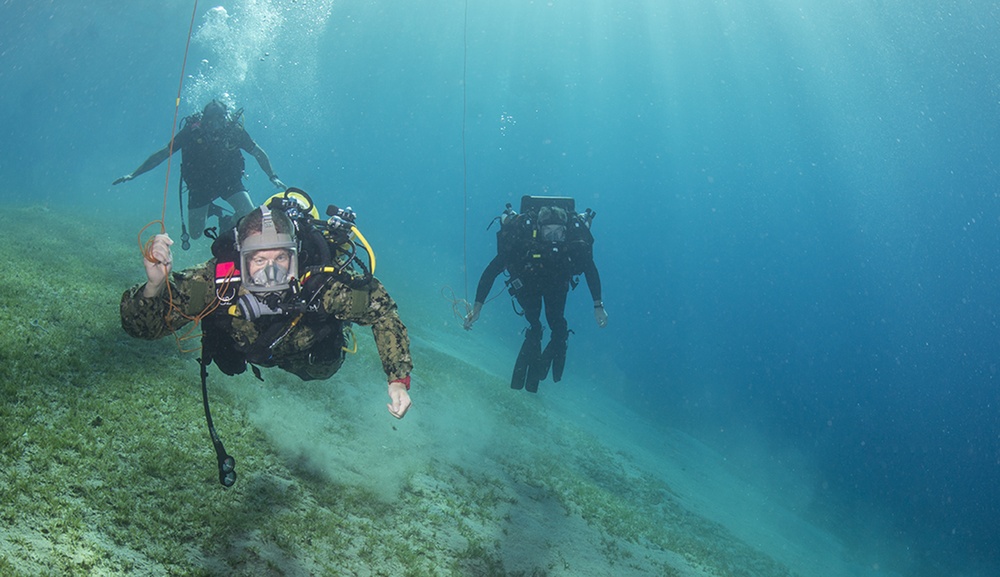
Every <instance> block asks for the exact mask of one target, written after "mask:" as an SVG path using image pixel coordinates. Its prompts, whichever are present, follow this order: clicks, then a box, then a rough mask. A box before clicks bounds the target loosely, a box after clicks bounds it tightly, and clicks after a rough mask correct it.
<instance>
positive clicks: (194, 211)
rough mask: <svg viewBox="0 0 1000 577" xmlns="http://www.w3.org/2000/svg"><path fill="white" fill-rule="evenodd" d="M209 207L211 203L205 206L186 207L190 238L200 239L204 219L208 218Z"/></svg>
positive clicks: (203, 228)
mask: <svg viewBox="0 0 1000 577" xmlns="http://www.w3.org/2000/svg"><path fill="white" fill-rule="evenodd" d="M209 206H211V203H209V204H206V205H205V206H189V207H188V229H189V234H190V235H191V238H193V239H194V238H201V234H202V232H204V230H205V219H206V218H208V207H209Z"/></svg>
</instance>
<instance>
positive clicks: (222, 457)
mask: <svg viewBox="0 0 1000 577" xmlns="http://www.w3.org/2000/svg"><path fill="white" fill-rule="evenodd" d="M209 362H211V361H209ZM198 363H199V364H200V365H201V399H202V403H203V404H204V405H205V421H206V422H207V423H208V434H209V435H211V437H212V445H213V446H214V447H215V458H216V460H217V461H218V462H219V483H222V486H223V487H232V486H233V485H234V484H235V483H236V459H234V458H233V457H232V456H231V455H230V454H229V453H227V452H226V447H224V446H223V445H222V439H220V438H219V434H218V433H216V432H215V425H214V424H212V411H210V410H209V408H208V363H206V362H203V361H202V360H201V359H198Z"/></svg>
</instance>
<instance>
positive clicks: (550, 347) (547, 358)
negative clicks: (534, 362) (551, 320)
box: [541, 332, 569, 383]
mask: <svg viewBox="0 0 1000 577" xmlns="http://www.w3.org/2000/svg"><path fill="white" fill-rule="evenodd" d="M568 338H569V332H565V333H562V334H556V333H552V338H551V339H549V344H547V345H545V350H544V351H543V352H542V361H541V362H542V364H543V365H544V371H545V372H544V373H543V374H542V378H543V379H544V378H545V377H547V376H548V374H549V365H551V366H552V381H553V382H555V383H558V382H559V381H560V380H562V375H563V369H565V368H566V348H567V345H566V340H567V339H568Z"/></svg>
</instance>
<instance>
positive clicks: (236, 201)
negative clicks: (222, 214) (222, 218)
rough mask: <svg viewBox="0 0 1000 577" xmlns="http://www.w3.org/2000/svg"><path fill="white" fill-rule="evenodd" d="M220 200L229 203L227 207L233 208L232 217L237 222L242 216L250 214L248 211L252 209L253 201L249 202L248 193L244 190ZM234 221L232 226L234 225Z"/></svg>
mask: <svg viewBox="0 0 1000 577" xmlns="http://www.w3.org/2000/svg"><path fill="white" fill-rule="evenodd" d="M222 200H224V201H226V202H227V203H229V206H231V207H233V216H234V218H235V220H239V219H240V218H241V217H243V216H244V215H247V214H250V211H252V210H253V209H254V205H253V201H251V200H250V193H249V192H247V191H245V190H240V191H238V192H234V193H233V194H231V195H229V196H227V197H226V198H224V199H222ZM235 220H234V222H233V224H235Z"/></svg>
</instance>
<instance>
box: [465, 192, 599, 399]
mask: <svg viewBox="0 0 1000 577" xmlns="http://www.w3.org/2000/svg"><path fill="white" fill-rule="evenodd" d="M574 205H575V202H574V200H573V199H572V198H568V197H553V196H524V197H522V198H521V214H518V213H517V212H515V211H514V210H513V209H512V208H511V205H510V204H507V208H506V210H505V211H504V212H503V214H502V215H500V216H499V217H497V218H496V219H494V222H496V221H497V220H499V221H500V230H499V232H497V255H496V257H494V258H493V260H492V261H491V262H490V264H488V265H487V266H486V270H484V271H483V274H482V276H481V277H480V279H479V286H478V287H477V288H476V301H475V303H474V304H473V308H472V310H471V311H470V312H469V313H468V315H466V317H465V329H466V330H470V329H471V328H472V325H473V323H475V322H476V321H477V320H478V319H479V314H480V312H481V311H482V309H483V304H484V303H485V302H486V299H487V297H488V296H489V294H490V291H491V290H492V288H493V283H494V281H495V280H496V278H497V276H499V275H500V273H502V272H504V271H505V270H506V271H507V273H508V275H509V278H508V279H507V280H506V281H505V284H506V285H507V289H508V292H509V293H510V294H511V296H512V297H513V298H514V299H516V300H517V302H518V303H520V305H521V309H522V312H518V314H519V315H523V316H524V318H525V320H527V321H528V329H527V330H526V331H525V333H524V343H523V344H522V345H521V351H520V353H519V354H518V357H517V361H516V362H515V363H514V372H513V375H512V376H511V381H510V386H511V388H513V389H522V388H523V389H524V390H526V391H529V392H532V393H534V392H536V391H538V383H539V381H543V380H545V379H546V378H547V377H548V374H549V370H550V369H551V370H552V380H553V381H554V382H559V381H560V379H562V375H563V369H564V367H565V365H566V347H567V342H566V341H567V340H568V338H569V333H570V331H569V328H568V325H567V323H566V317H565V316H564V315H565V309H566V297H567V295H568V294H569V290H570V288H574V289H575V288H576V286H577V284H578V283H579V280H578V276H579V275H580V274H583V275H584V276H585V277H586V279H587V288H589V289H590V296H591V297H592V298H593V299H594V319H595V320H596V321H597V326H599V327H601V328H604V327H606V326H607V324H608V313H607V312H606V311H605V310H604V303H603V302H602V301H601V278H600V275H599V274H598V273H597V266H596V265H595V264H594V256H593V244H594V237H593V235H591V233H590V224H591V221H592V220H593V219H594V216H595V215H596V214H597V213H595V212H594V211H592V210H590V209H589V208H588V209H587V210H586V211H585V212H584V213H583V214H578V213H577V212H576V210H575V206H574ZM491 225H492V223H491ZM543 304H544V306H545V320H546V321H547V322H548V325H549V330H550V331H551V332H552V334H551V336H550V337H549V342H548V344H547V345H546V346H545V349H544V350H543V349H542V323H541V314H542V306H543ZM515 312H517V309H516V308H515Z"/></svg>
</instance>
